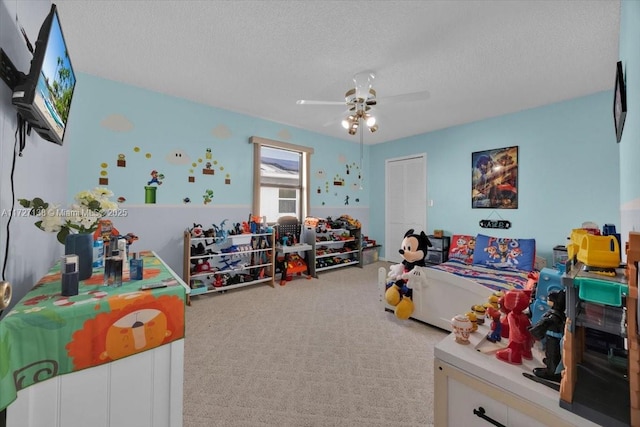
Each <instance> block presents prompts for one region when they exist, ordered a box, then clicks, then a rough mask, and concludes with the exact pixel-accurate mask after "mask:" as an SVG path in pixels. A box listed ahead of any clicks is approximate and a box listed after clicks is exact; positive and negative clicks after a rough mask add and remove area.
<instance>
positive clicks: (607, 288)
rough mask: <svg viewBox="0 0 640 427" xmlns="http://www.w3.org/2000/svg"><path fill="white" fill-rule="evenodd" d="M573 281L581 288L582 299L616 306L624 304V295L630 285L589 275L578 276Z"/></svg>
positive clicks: (580, 295)
mask: <svg viewBox="0 0 640 427" xmlns="http://www.w3.org/2000/svg"><path fill="white" fill-rule="evenodd" d="M573 283H574V286H575V287H577V288H579V290H578V297H579V298H580V299H581V300H583V301H587V302H594V303H597V304H606V305H612V306H615V307H620V306H621V305H622V295H623V294H624V295H626V294H627V293H628V291H629V287H628V286H627V285H623V284H622V283H616V282H608V281H605V280H598V279H591V278H588V277H576V278H575V279H573Z"/></svg>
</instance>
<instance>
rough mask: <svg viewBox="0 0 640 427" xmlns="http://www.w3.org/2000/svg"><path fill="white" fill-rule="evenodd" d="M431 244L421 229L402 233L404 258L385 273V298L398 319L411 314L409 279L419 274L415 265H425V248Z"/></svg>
mask: <svg viewBox="0 0 640 427" xmlns="http://www.w3.org/2000/svg"><path fill="white" fill-rule="evenodd" d="M430 246H431V242H430V241H429V238H428V237H427V235H426V234H425V233H424V231H421V232H420V234H417V233H414V230H413V228H412V229H410V230H409V231H407V232H406V233H405V234H404V239H402V244H401V247H400V250H399V251H398V252H400V255H402V258H404V260H403V261H402V264H395V265H392V266H391V267H390V269H389V273H388V275H387V277H388V279H389V281H388V283H387V290H386V292H385V295H384V297H385V300H386V301H387V303H388V304H389V305H392V306H395V315H396V317H397V318H398V319H403V320H404V319H408V318H409V317H410V316H411V314H413V301H412V298H413V289H411V288H410V287H409V286H408V284H409V279H412V278H413V277H414V276H415V277H418V276H420V272H419V271H418V269H415V267H425V266H426V265H425V261H424V259H425V257H426V255H427V249H428V248H429V247H430Z"/></svg>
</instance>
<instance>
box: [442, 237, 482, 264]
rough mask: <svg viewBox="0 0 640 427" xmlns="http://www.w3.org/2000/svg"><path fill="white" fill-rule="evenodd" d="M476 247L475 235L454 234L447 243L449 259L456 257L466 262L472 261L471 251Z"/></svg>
mask: <svg viewBox="0 0 640 427" xmlns="http://www.w3.org/2000/svg"><path fill="white" fill-rule="evenodd" d="M475 247H476V236H469V235H466V234H454V235H453V236H451V244H450V245H449V259H458V260H460V261H464V262H466V263H467V264H471V263H472V262H473V251H474V249H475Z"/></svg>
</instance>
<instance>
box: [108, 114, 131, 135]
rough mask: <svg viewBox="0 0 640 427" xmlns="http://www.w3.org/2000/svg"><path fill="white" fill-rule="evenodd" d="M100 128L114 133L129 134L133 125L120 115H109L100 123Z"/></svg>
mask: <svg viewBox="0 0 640 427" xmlns="http://www.w3.org/2000/svg"><path fill="white" fill-rule="evenodd" d="M100 126H102V127H103V128H107V129H109V130H112V131H115V132H129V131H130V130H132V129H133V123H132V122H131V121H130V120H129V119H127V118H126V117H125V116H123V115H122V114H111V115H109V116H107V117H105V118H104V119H102V121H101V122H100Z"/></svg>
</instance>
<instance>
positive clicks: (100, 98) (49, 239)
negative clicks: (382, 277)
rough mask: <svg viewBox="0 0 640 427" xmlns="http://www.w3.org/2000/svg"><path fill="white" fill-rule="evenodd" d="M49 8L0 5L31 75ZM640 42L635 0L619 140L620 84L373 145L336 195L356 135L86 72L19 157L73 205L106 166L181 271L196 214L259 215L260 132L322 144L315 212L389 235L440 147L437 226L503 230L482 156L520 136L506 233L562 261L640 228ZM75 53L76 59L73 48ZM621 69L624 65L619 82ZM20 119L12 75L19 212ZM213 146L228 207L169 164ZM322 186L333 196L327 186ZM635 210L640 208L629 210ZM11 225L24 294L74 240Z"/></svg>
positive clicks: (131, 223) (11, 267)
mask: <svg viewBox="0 0 640 427" xmlns="http://www.w3.org/2000/svg"><path fill="white" fill-rule="evenodd" d="M18 4H20V8H19V10H18V7H17V6H18ZM49 7H50V2H18V1H17V0H11V1H10V0H0V19H1V20H0V46H1V47H2V48H3V49H4V50H5V51H7V52H8V53H9V55H10V57H11V58H12V59H13V60H14V61H15V62H16V65H17V66H18V68H19V69H21V70H24V71H27V70H28V66H29V58H30V55H29V53H28V51H27V49H26V46H25V45H24V41H23V39H22V38H21V35H20V31H19V27H18V26H17V24H16V22H15V17H16V15H18V16H19V24H20V25H22V26H23V27H25V30H26V31H27V33H28V35H29V36H30V38H31V39H33V38H34V37H35V34H37V31H38V29H39V26H40V24H41V23H42V20H43V19H44V16H45V15H46V13H47V12H48V10H49ZM639 38H640V3H638V2H635V1H628V0H624V1H623V2H622V16H621V37H620V57H621V59H622V60H623V62H624V63H625V73H626V80H627V90H628V98H629V99H628V107H629V113H628V116H627V121H626V124H625V129H624V133H623V140H622V142H621V143H620V144H616V143H615V139H614V136H613V120H612V115H611V106H612V99H613V93H612V92H608V91H607V92H603V93H600V94H595V95H592V96H588V97H584V98H580V99H575V100H571V101H567V102H563V103H559V104H555V105H551V106H546V107H542V108H538V109H533V110H528V111H524V112H521V113H517V114H512V115H508V116H504V117H499V118H495V119H490V120H485V121H482V122H477V123H471V124H467V125H464V126H458V127H455V128H451V129H444V130H441V131H437V132H432V133H429V134H425V135H418V136H414V137H411V138H406V139H403V140H401V141H398V142H394V143H389V144H382V145H378V146H373V147H368V146H367V147H365V159H364V177H365V181H364V183H365V186H364V190H363V191H359V190H358V191H356V190H354V189H353V188H352V187H351V186H349V185H346V186H344V187H335V186H331V185H329V191H328V192H327V191H325V187H326V185H325V183H326V182H327V181H328V180H330V179H332V178H333V176H334V175H335V174H339V175H342V176H343V177H345V178H346V174H345V172H344V171H345V169H346V164H352V163H354V162H355V163H357V164H359V146H358V144H357V143H355V142H354V143H353V144H350V143H348V142H347V143H345V141H342V140H336V139H332V138H328V137H325V136H322V135H318V134H315V133H312V132H307V131H303V130H300V129H296V128H293V127H290V126H285V125H281V124H278V123H273V122H269V121H265V120H260V119H255V118H250V117H246V116H242V115H239V114H235V113H232V112H228V111H224V110H219V109H215V108H211V107H207V106H203V105H199V104H195V103H191V102H188V101H185V100H182V99H177V98H172V97H169V96H165V95H162V94H158V93H153V92H149V91H146V90H142V89H139V88H135V87H131V86H126V85H121V84H118V83H114V82H111V81H108V80H103V79H100V78H97V77H93V76H89V75H85V74H78V86H77V93H76V97H75V99H74V103H73V106H72V110H71V115H70V121H69V126H68V135H67V139H66V141H65V145H64V146H63V147H59V146H56V145H54V144H51V143H49V142H46V141H43V140H42V139H41V138H40V137H38V136H37V135H36V134H35V133H32V134H31V136H30V137H29V138H28V141H27V147H26V150H25V152H24V156H23V157H20V158H18V159H17V161H16V170H15V174H14V179H13V182H14V185H15V197H16V198H22V197H25V198H32V197H35V196H42V197H45V198H46V199H48V200H50V201H55V202H64V200H67V201H69V199H70V198H71V197H72V196H73V195H74V194H75V192H77V191H78V190H81V189H86V188H91V187H94V186H96V185H97V184H98V179H99V177H100V172H102V171H103V170H104V171H106V172H107V174H108V177H109V179H110V187H113V190H114V191H115V192H116V194H121V195H122V196H123V197H125V198H126V199H127V202H125V207H128V208H129V209H130V212H131V214H130V216H129V217H128V218H126V219H123V220H122V221H121V225H122V227H121V228H123V230H122V231H125V232H127V231H135V232H137V233H138V234H139V235H140V236H141V239H140V242H137V243H136V245H139V246H138V248H137V249H143V248H145V249H146V248H150V249H157V250H159V251H160V255H161V256H162V257H163V258H166V259H168V260H169V264H170V265H171V266H172V267H173V268H174V269H176V271H177V272H178V273H179V272H180V271H181V263H180V258H181V253H182V247H181V234H182V231H183V229H184V228H185V227H187V226H189V225H190V224H191V223H192V222H193V221H197V222H205V221H207V220H210V222H216V223H219V222H220V220H221V219H224V218H229V219H230V220H237V219H241V218H243V217H244V216H245V215H246V214H248V212H249V211H250V209H251V186H250V175H251V160H250V159H251V154H250V150H251V148H250V145H249V144H248V142H247V141H248V138H249V137H250V136H252V135H256V136H261V137H264V138H270V139H275V140H280V141H285V142H291V143H294V144H300V145H306V146H310V147H314V149H315V154H314V156H313V163H312V187H311V190H312V192H311V193H312V196H311V197H312V198H311V204H312V209H311V214H312V215H315V216H328V215H333V216H337V215H340V214H343V213H347V214H350V215H352V216H354V217H355V218H358V219H361V220H363V223H364V224H365V233H366V234H369V235H370V236H371V237H372V238H374V239H376V240H377V241H378V242H381V243H383V244H384V229H383V227H384V198H383V189H384V174H383V171H384V160H385V159H387V158H396V157H400V156H403V155H407V154H412V153H423V152H426V153H427V161H428V169H429V171H428V192H429V194H428V198H429V199H432V200H434V206H433V207H431V208H429V209H428V230H427V231H430V230H432V229H434V228H442V229H444V230H446V231H447V232H448V233H453V232H460V233H477V232H482V231H484V232H486V233H487V234H489V233H490V232H491V231H492V230H484V229H480V228H479V227H478V226H477V223H478V221H479V220H480V219H482V218H485V217H486V216H488V215H489V213H490V211H489V210H473V209H471V207H470V205H471V202H470V199H469V194H470V174H471V171H470V162H471V152H473V151H478V150H485V149H493V148H499V147H504V146H510V145H518V146H519V147H520V152H519V156H520V159H519V160H520V170H519V173H520V175H519V177H520V181H519V190H520V195H519V202H520V208H519V209H517V210H500V211H498V213H499V214H500V216H502V217H503V218H505V219H508V220H510V221H512V223H513V228H512V229H511V230H508V231H502V232H500V231H494V233H493V234H496V235H498V234H499V235H507V234H508V235H512V236H514V237H535V238H536V239H537V241H538V251H539V254H541V255H544V256H547V257H550V253H551V248H552V247H553V246H554V245H556V244H559V243H564V238H565V236H566V235H567V233H568V232H569V231H570V229H571V228H573V227H576V226H578V225H580V224H581V223H582V222H583V221H595V222H597V223H599V224H604V223H615V224H616V225H618V224H619V222H620V218H619V216H620V211H619V206H620V205H621V204H622V216H623V221H622V222H623V225H624V224H625V220H624V218H627V217H628V218H629V219H628V220H627V222H626V224H628V229H631V228H633V227H640V220H639V219H638V217H640V215H638V212H640V209H638V208H635V207H634V206H637V205H634V203H637V202H636V201H637V200H640V184H638V183H639V182H640V180H639V178H640V177H639V176H638V175H639V174H640V168H638V167H637V166H636V165H635V159H638V158H640V143H638V141H639V139H640V138H638V132H640V131H639V130H638V124H637V123H638V122H639V121H638V115H640V110H639V108H638V105H637V104H638V101H637V99H638V98H639V97H638V95H639V94H640V79H639V78H638V77H637V76H638V70H639V69H640V53H638V51H637V49H636V46H637V41H638V39H639ZM70 54H71V56H72V58H73V52H70ZM613 73H614V64H612V84H613V79H614V74H613ZM111 114H122V115H125V116H126V117H128V118H129V120H131V122H132V123H133V125H134V128H133V129H132V130H131V131H129V132H118V131H114V130H110V129H107V128H105V127H104V126H102V125H101V124H100V122H101V121H102V120H104V119H105V118H106V117H108V116H109V115H111ZM425 120H428V117H425ZM219 125H224V126H226V127H227V128H228V130H229V131H230V136H229V137H227V138H222V137H220V136H214V135H213V134H212V131H213V129H216V128H217V127H218V126H219ZM15 126H16V120H15V109H14V108H13V107H12V106H11V103H10V91H9V89H8V88H7V87H6V86H5V85H4V84H0V136H1V137H2V141H3V142H4V143H3V144H1V147H0V148H1V153H0V166H1V168H0V173H1V182H0V208H2V209H10V208H11V202H12V198H13V195H12V191H11V177H10V172H11V163H12V157H13V156H12V148H13V135H14V131H15ZM218 135H219V134H218ZM135 146H139V147H140V148H141V153H147V152H149V153H151V154H152V157H151V159H147V158H146V157H144V156H142V155H140V156H138V157H136V154H134V152H133V147H135ZM209 146H211V148H212V149H214V154H215V155H217V156H219V161H220V163H221V164H222V165H224V167H225V171H226V172H228V173H230V174H231V179H232V184H231V185H230V186H227V185H225V184H221V183H220V182H219V181H214V183H213V184H214V188H213V189H214V191H215V196H214V202H213V203H212V204H211V205H208V206H206V207H205V206H204V205H202V204H201V203H200V201H201V193H200V192H199V191H195V190H194V191H193V192H191V190H190V187H189V186H186V184H184V182H183V181H182V178H184V175H183V174H184V173H185V171H184V169H183V168H181V167H177V166H175V165H174V166H172V165H171V164H169V163H168V162H167V161H166V160H165V156H166V154H167V153H168V152H170V151H171V150H173V149H175V148H183V149H185V150H188V152H189V154H190V155H192V156H194V157H198V156H200V155H201V154H200V153H202V150H203V149H206V148H207V147H209ZM120 153H125V154H126V155H127V160H128V162H127V168H126V173H123V172H122V171H118V168H117V166H116V165H115V162H116V158H117V155H118V154H120ZM369 156H370V157H369ZM101 163H107V167H106V168H102V166H101ZM158 165H159V166H158ZM154 168H157V169H158V170H160V171H162V172H163V173H165V175H166V180H165V183H164V184H163V186H162V188H161V189H160V190H159V193H158V205H152V206H149V205H145V204H142V193H141V192H140V191H139V187H140V186H143V185H144V184H145V183H146V181H147V180H148V179H149V177H148V174H149V172H150V170H151V169H154ZM319 172H323V175H322V176H321V175H320V174H319ZM181 174H182V175H181ZM67 175H68V176H67ZM218 177H219V175H216V178H215V179H217V178H218ZM199 178H202V177H199ZM349 179H351V177H349V178H347V180H349ZM197 182H198V183H200V182H201V180H198V181H197ZM348 182H352V181H348ZM67 186H68V191H67ZM318 187H320V188H321V194H318V193H317V192H316V191H315V190H317V188H318ZM346 195H350V196H351V197H350V205H349V206H345V205H344V199H345V196H346ZM187 196H188V197H190V198H192V199H193V202H192V203H191V204H190V205H181V204H180V203H181V200H182V198H184V197H187ZM356 199H358V200H359V201H356ZM627 205H629V206H631V207H632V208H631V209H625V206H627ZM627 214H628V215H627ZM6 225H7V218H6V217H4V216H0V229H2V230H3V231H2V233H1V237H2V238H1V239H0V255H1V256H0V259H2V260H4V259H5V258H7V259H8V268H7V275H6V279H8V280H11V281H12V282H13V283H14V289H15V290H16V298H20V297H21V296H22V295H23V294H24V293H25V292H26V291H27V290H28V289H30V288H31V287H32V286H33V284H34V283H35V281H36V280H37V279H38V278H39V277H41V276H42V274H44V272H46V270H47V269H48V268H49V267H50V265H51V264H52V263H53V262H54V261H55V260H56V259H57V257H58V256H59V255H60V254H61V253H62V247H61V245H59V243H57V242H56V240H55V236H54V235H53V234H48V233H44V232H41V231H39V230H37V229H36V228H35V227H34V226H33V218H28V217H27V218H14V219H13V221H12V223H11V234H10V236H11V249H10V251H9V252H8V253H5V252H4V247H5V242H6V239H7V234H6V233H5V232H4V230H5V226H6ZM637 229H638V228H637ZM623 235H624V234H623ZM137 249H136V250H137Z"/></svg>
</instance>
